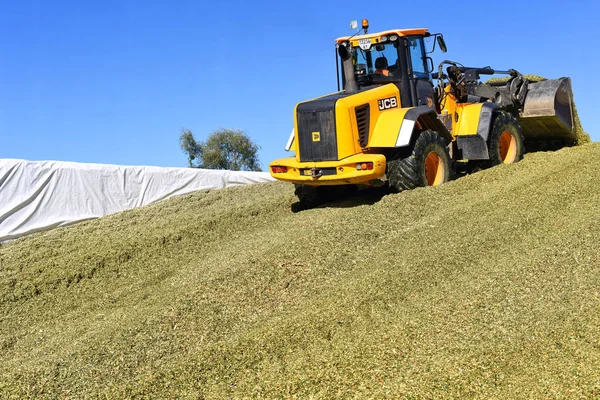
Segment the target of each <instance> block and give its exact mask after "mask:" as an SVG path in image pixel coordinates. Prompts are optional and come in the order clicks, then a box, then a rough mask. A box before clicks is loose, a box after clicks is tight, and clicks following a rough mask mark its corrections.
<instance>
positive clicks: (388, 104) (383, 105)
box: [377, 97, 398, 111]
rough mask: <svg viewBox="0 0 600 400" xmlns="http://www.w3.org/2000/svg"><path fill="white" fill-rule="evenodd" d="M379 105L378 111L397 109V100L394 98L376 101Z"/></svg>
mask: <svg viewBox="0 0 600 400" xmlns="http://www.w3.org/2000/svg"><path fill="white" fill-rule="evenodd" d="M377 102H378V103H379V111H383V110H387V109H388V108H396V107H398V100H396V98H395V97H390V98H389V99H381V100H378V101H377Z"/></svg>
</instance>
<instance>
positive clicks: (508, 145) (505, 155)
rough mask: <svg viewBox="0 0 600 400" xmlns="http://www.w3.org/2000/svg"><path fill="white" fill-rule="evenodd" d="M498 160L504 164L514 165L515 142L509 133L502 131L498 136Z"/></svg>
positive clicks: (515, 155)
mask: <svg viewBox="0 0 600 400" xmlns="http://www.w3.org/2000/svg"><path fill="white" fill-rule="evenodd" d="M499 147H500V159H501V160H502V162H503V163H504V164H511V163H514V162H515V160H516V158H517V141H516V139H515V136H514V135H513V134H512V133H511V132H509V131H504V133H503V134H502V135H500V146H499Z"/></svg>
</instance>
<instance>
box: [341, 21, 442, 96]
mask: <svg viewBox="0 0 600 400" xmlns="http://www.w3.org/2000/svg"><path fill="white" fill-rule="evenodd" d="M430 36H431V35H430V34H429V33H428V32H427V30H426V29H404V30H392V31H385V32H380V33H373V34H368V35H360V36H353V37H342V38H338V39H337V40H336V48H339V46H346V47H347V48H348V50H349V51H350V53H351V55H352V64H353V66H354V68H353V69H354V79H355V81H356V84H357V87H358V90H368V89H370V88H372V87H375V86H378V85H385V84H389V83H393V84H395V85H397V86H398V87H399V89H400V93H401V100H402V107H414V106H419V105H427V106H430V107H433V104H434V103H435V102H434V98H433V82H432V80H431V72H432V71H431V69H432V67H433V63H432V62H431V59H430V58H428V57H427V52H426V50H425V40H424V39H425V38H426V37H430ZM336 57H337V51H336ZM336 64H337V73H338V90H346V86H347V79H346V76H345V74H344V68H341V67H340V66H341V62H340V59H337V63H336Z"/></svg>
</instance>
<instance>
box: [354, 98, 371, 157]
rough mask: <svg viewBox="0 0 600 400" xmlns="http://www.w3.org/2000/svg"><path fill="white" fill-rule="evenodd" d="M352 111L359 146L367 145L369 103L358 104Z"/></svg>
mask: <svg viewBox="0 0 600 400" xmlns="http://www.w3.org/2000/svg"><path fill="white" fill-rule="evenodd" d="M354 111H355V113H356V125H357V127H358V142H359V143H360V147H367V144H368V143H369V105H368V104H364V105H362V106H358V107H356V108H355V109H354Z"/></svg>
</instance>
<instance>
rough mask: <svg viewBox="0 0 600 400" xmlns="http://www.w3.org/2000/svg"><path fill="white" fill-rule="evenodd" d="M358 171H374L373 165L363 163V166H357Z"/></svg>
mask: <svg viewBox="0 0 600 400" xmlns="http://www.w3.org/2000/svg"><path fill="white" fill-rule="evenodd" d="M356 169H357V170H359V171H365V170H372V169H373V163H372V162H367V163H362V164H356Z"/></svg>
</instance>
